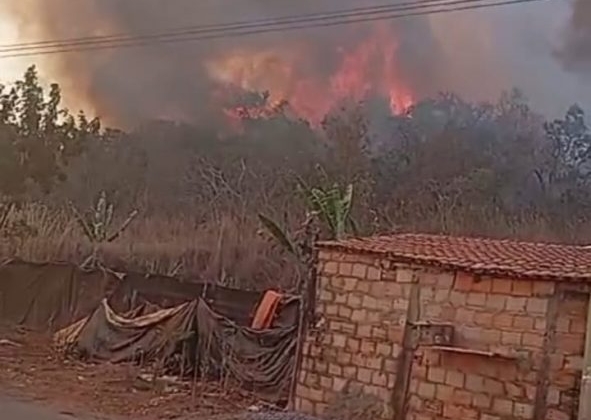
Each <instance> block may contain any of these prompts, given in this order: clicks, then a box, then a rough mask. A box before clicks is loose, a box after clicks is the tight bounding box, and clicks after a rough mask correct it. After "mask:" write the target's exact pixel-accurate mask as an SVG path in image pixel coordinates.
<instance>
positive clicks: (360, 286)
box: [355, 280, 371, 294]
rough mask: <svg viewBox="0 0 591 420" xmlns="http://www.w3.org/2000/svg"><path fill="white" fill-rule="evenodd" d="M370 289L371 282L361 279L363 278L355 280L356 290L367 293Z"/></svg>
mask: <svg viewBox="0 0 591 420" xmlns="http://www.w3.org/2000/svg"><path fill="white" fill-rule="evenodd" d="M370 290H371V283H370V282H368V281H367V280H365V281H363V280H359V281H358V282H357V287H356V288H355V291H356V292H360V293H363V294H365V293H369V291H370Z"/></svg>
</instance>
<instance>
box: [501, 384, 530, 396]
mask: <svg viewBox="0 0 591 420" xmlns="http://www.w3.org/2000/svg"><path fill="white" fill-rule="evenodd" d="M505 392H506V394H507V396H508V397H511V399H518V398H522V397H523V396H524V395H525V390H524V389H523V387H522V386H521V385H518V384H515V383H512V382H507V383H505Z"/></svg>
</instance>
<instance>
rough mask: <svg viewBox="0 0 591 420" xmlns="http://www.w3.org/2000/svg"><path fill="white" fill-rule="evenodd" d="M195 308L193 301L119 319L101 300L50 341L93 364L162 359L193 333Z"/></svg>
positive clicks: (105, 301) (127, 315)
mask: <svg viewBox="0 0 591 420" xmlns="http://www.w3.org/2000/svg"><path fill="white" fill-rule="evenodd" d="M195 307H196V302H195V301H193V302H187V303H184V304H182V305H179V306H176V307H173V308H167V309H161V310H158V311H155V312H150V313H147V314H140V315H139V316H135V317H134V316H133V315H135V313H129V314H126V315H125V316H122V315H118V314H117V313H115V311H113V309H112V308H111V307H110V306H109V304H108V302H107V300H106V299H104V300H103V301H102V302H101V304H100V305H99V307H98V308H97V309H96V310H95V311H94V312H93V313H92V315H90V316H89V317H88V318H85V319H82V320H81V321H78V322H77V323H75V324H73V325H72V326H70V327H67V328H65V329H64V330H61V331H58V332H57V333H56V334H55V336H54V339H55V343H56V345H58V346H60V347H66V348H68V349H70V350H75V351H76V353H78V354H80V355H82V356H83V357H87V358H91V359H95V360H102V361H110V362H114V363H119V362H124V361H133V360H137V359H140V358H141V359H143V360H146V361H150V360H156V359H159V358H163V359H166V358H168V357H170V356H171V355H172V354H173V353H174V351H175V350H176V345H177V343H179V342H181V341H182V340H183V339H186V338H187V335H188V334H190V333H191V332H192V331H193V329H194V325H195ZM134 312H136V311H134Z"/></svg>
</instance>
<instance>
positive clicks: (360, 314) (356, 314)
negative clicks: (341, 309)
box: [351, 309, 367, 323]
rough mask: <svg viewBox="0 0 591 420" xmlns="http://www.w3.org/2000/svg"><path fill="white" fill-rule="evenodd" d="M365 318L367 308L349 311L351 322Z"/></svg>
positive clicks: (362, 320) (361, 320)
mask: <svg viewBox="0 0 591 420" xmlns="http://www.w3.org/2000/svg"><path fill="white" fill-rule="evenodd" d="M366 319H367V310H366V309H354V310H353V311H352V312H351V321H353V322H357V323H359V322H364V321H365V320H366Z"/></svg>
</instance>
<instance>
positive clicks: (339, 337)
mask: <svg viewBox="0 0 591 420" xmlns="http://www.w3.org/2000/svg"><path fill="white" fill-rule="evenodd" d="M346 344H347V336H345V335H343V334H333V336H332V345H333V346H335V347H337V348H341V349H344V348H345V346H346Z"/></svg>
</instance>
